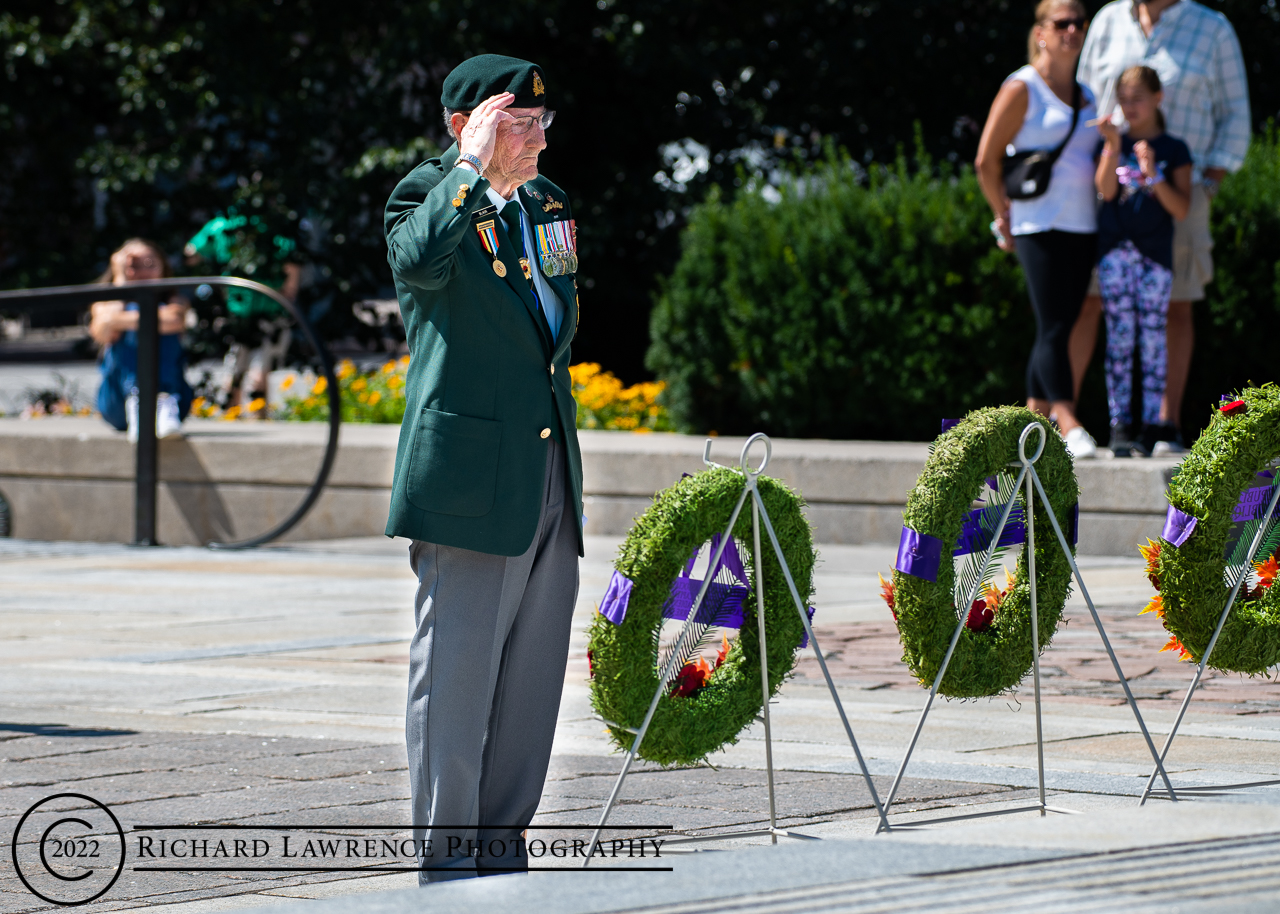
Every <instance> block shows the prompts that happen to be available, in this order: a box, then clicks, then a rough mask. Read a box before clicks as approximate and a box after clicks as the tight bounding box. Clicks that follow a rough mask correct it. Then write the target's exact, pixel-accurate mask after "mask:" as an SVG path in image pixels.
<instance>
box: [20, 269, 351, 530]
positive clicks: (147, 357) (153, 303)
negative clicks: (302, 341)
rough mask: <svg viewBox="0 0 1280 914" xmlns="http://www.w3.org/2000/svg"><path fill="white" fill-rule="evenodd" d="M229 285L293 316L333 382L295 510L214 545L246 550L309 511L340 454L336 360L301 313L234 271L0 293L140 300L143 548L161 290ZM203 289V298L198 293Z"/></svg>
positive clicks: (82, 300)
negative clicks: (258, 530) (323, 437)
mask: <svg viewBox="0 0 1280 914" xmlns="http://www.w3.org/2000/svg"><path fill="white" fill-rule="evenodd" d="M202 286H204V287H209V286H229V287H233V288H238V289H248V290H250V291H253V292H257V293H258V294H260V295H265V296H266V297H267V298H270V299H271V300H272V301H274V302H275V303H276V304H278V305H280V307H282V308H284V309H285V311H286V312H287V313H288V314H289V316H290V317H292V318H293V320H294V322H295V323H297V325H298V327H299V328H300V329H301V330H302V334H303V336H305V337H306V339H307V342H308V343H309V344H310V345H311V348H312V349H314V350H315V352H316V355H317V357H318V358H319V360H320V365H321V369H322V371H323V373H324V377H325V379H326V381H327V383H328V393H329V440H328V442H327V444H326V445H325V451H324V459H323V460H322V461H321V462H320V470H319V472H317V473H316V477H315V480H314V481H313V482H312V483H311V487H310V488H309V489H308V490H307V494H306V497H305V498H303V499H302V502H301V504H299V505H298V507H297V508H296V509H294V511H293V513H292V514H290V515H289V516H288V517H287V518H285V519H284V521H282V522H281V523H280V524H278V525H277V526H275V527H273V528H272V529H270V530H268V531H267V532H266V533H263V534H260V535H259V536H255V537H251V538H249V539H245V540H240V541H237V542H232V543H209V544H208V545H209V547H210V548H215V549H247V548H250V547H253V546H261V545H262V544H263V543H268V542H270V541H271V540H273V539H276V538H277V537H279V536H282V535H283V534H284V533H286V532H287V531H288V530H290V529H291V528H292V527H293V526H294V525H296V524H297V523H298V521H300V520H302V518H303V517H305V516H306V514H307V512H308V511H310V510H311V508H312V506H313V505H314V504H315V503H316V500H317V499H318V498H319V497H320V492H321V491H322V490H323V489H324V484H325V482H326V481H327V480H328V478H329V473H330V471H331V470H332V469H333V461H334V459H335V458H336V457H337V455H338V427H339V426H340V425H341V424H342V410H341V397H340V394H339V390H338V379H337V377H335V375H334V371H333V358H332V356H331V355H330V354H329V350H328V349H327V348H325V346H324V344H323V343H321V342H320V339H319V337H317V336H316V334H315V331H314V330H313V329H312V327H311V325H310V324H309V323H308V322H307V320H306V318H305V317H303V315H302V312H301V311H299V310H298V308H297V306H295V305H294V303H293V302H291V301H289V299H287V298H285V297H284V296H283V295H281V294H280V293H279V292H277V291H276V290H275V289H272V288H270V287H269V286H265V285H263V284H262V283H260V282H254V281H253V280H250V279H240V278H239V277H235V276H181V277H167V278H164V279H139V280H134V281H132V282H124V283H120V284H118V285H114V284H110V283H92V284H89V285H82V286H53V287H48V288H43V289H17V290H13V291H9V292H0V307H5V308H13V309H16V310H36V309H48V308H87V307H89V306H90V305H92V304H93V303H94V302H99V301H111V300H119V299H120V298H122V297H124V296H123V294H122V293H125V292H128V296H127V297H128V298H129V300H131V301H133V302H136V303H137V305H138V373H137V384H138V443H137V446H136V449H135V455H136V456H135V461H136V462H135V467H136V469H135V471H134V499H133V503H134V509H133V529H134V536H133V542H134V544H135V545H138V546H155V545H157V544H158V541H157V539H156V489H157V485H158V483H159V453H158V448H157V446H156V399H157V397H158V395H159V388H160V327H159V319H160V303H159V294H160V293H161V292H181V293H183V294H185V295H187V296H188V297H189V298H195V297H197V296H199V297H205V295H207V292H205V290H203V289H201V287H202ZM201 292H205V295H201V294H200V293H201Z"/></svg>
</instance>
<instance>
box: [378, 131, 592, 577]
mask: <svg viewBox="0 0 1280 914" xmlns="http://www.w3.org/2000/svg"><path fill="white" fill-rule="evenodd" d="M457 159H458V147H457V146H456V145H455V146H453V147H451V148H450V149H449V150H448V151H447V152H445V153H444V155H442V156H441V157H440V158H438V159H429V160H428V161H426V162H423V163H422V164H421V165H419V166H418V167H417V168H415V169H414V170H413V171H412V172H410V173H409V175H408V176H407V177H405V178H404V179H403V180H402V181H401V182H400V183H399V185H397V187H396V189H395V191H394V192H393V193H392V194H391V199H390V200H388V201H387V211H386V223H385V229H386V236H387V259H388V261H389V262H390V263H391V271H392V274H393V275H394V276H395V283H396V294H397V296H398V297H399V299H400V313H401V314H402V315H403V316H404V327H405V333H406V334H407V336H408V342H409V354H410V361H409V373H408V377H407V383H406V389H405V396H406V403H405V414H404V423H403V424H402V425H401V426H400V442H399V446H398V447H397V449H396V469H395V482H394V484H393V485H392V489H391V513H390V516H389V517H388V518H387V530H386V532H387V535H388V536H404V537H410V538H412V539H418V540H425V541H427V542H431V543H439V544H441V545H444V546H456V547H459V548H462V549H472V550H475V551H477V552H487V553H491V554H494V555H521V554H522V553H524V552H525V551H526V550H527V549H528V548H529V546H530V545H531V544H532V542H533V537H534V533H535V531H536V528H537V525H538V517H539V514H540V511H541V507H542V494H543V483H544V480H545V476H546V461H547V451H548V448H549V446H550V445H549V440H548V439H555V440H556V441H558V442H560V443H562V444H563V445H564V452H565V457H566V465H567V468H568V489H569V491H567V492H566V493H565V494H566V497H569V498H571V499H572V500H573V515H574V517H575V518H576V519H577V524H578V553H579V555H581V554H582V455H581V452H580V451H579V449H578V435H577V430H576V424H577V423H576V420H577V413H578V410H577V404H576V403H575V401H574V399H573V388H572V384H571V382H570V379H569V343H570V342H571V341H572V340H573V336H574V333H575V332H576V331H577V326H578V299H577V291H576V290H577V282H576V281H575V279H574V277H573V276H572V275H568V276H556V277H551V278H548V279H547V284H548V285H549V286H550V287H551V288H552V290H553V291H554V292H555V294H556V295H557V296H558V297H559V298H560V301H561V304H562V305H563V315H564V316H563V317H562V319H561V321H560V329H559V334H558V335H557V336H556V338H555V339H552V337H551V331H550V329H549V328H548V325H547V321H546V317H545V316H544V315H543V313H542V311H541V309H540V308H539V307H538V306H537V303H536V301H535V299H534V297H533V295H532V294H531V293H530V291H529V282H528V280H526V279H525V278H524V274H523V271H522V270H521V267H520V263H519V260H518V258H519V246H518V245H519V241H518V240H516V241H514V242H513V240H512V239H510V238H508V237H507V232H506V226H505V223H504V222H503V221H502V219H501V217H500V216H498V214H497V212H496V211H494V208H493V206H492V204H491V203H490V201H489V199H488V196H487V195H486V193H485V191H487V190H488V189H489V182H488V181H486V180H485V179H484V178H481V177H478V176H477V175H476V173H475V172H473V171H471V170H470V169H468V168H459V167H455V166H456V162H457ZM516 192H517V193H518V194H519V195H520V202H521V203H522V204H523V205H524V209H525V212H526V213H527V214H528V215H529V217H530V219H531V220H532V221H533V222H534V223H536V224H541V223H547V222H553V221H566V222H567V221H568V220H569V219H570V218H571V216H570V210H569V203H568V199H567V197H566V195H565V193H564V192H563V191H562V190H560V188H558V187H556V185H554V184H552V183H551V182H550V181H547V180H546V179H544V178H541V177H539V178H535V179H534V180H532V181H530V182H528V183H527V184H525V185H523V186H522V187H520V188H519V189H518V190H517V191H516ZM490 219H492V220H493V222H494V234H495V235H496V237H497V241H498V251H497V254H498V259H499V260H500V261H501V262H502V264H503V265H504V266H505V267H506V276H505V277H503V276H499V275H497V273H496V272H495V271H494V267H493V263H494V258H493V257H492V256H491V255H490V254H489V253H488V251H486V250H485V247H484V245H483V244H482V243H481V240H480V235H479V234H478V232H477V230H476V226H477V225H478V224H480V223H483V222H486V221H488V220H490ZM530 253H531V257H530V260H531V266H532V268H533V269H535V270H536V269H540V260H539V258H538V255H537V253H536V252H530Z"/></svg>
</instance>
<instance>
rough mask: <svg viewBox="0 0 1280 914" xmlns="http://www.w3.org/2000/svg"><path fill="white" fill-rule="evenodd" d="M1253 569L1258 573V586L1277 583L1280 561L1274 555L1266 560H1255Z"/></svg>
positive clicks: (1268, 585)
mask: <svg viewBox="0 0 1280 914" xmlns="http://www.w3.org/2000/svg"><path fill="white" fill-rule="evenodd" d="M1253 570H1254V571H1256V572H1257V573H1258V586H1260V587H1270V586H1271V585H1272V584H1274V583H1275V580H1276V572H1280V562H1277V561H1276V557H1275V556H1274V555H1273V556H1271V558H1269V559H1267V560H1266V561H1265V562H1254V564H1253Z"/></svg>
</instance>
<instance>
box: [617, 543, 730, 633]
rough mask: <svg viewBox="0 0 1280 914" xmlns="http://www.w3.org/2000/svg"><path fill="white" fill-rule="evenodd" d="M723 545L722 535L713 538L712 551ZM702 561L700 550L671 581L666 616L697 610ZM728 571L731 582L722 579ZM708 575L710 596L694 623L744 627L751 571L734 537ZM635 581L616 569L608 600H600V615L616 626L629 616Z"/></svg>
mask: <svg viewBox="0 0 1280 914" xmlns="http://www.w3.org/2000/svg"><path fill="white" fill-rule="evenodd" d="M719 546H720V534H718V533H717V534H714V535H713V536H712V537H711V554H712V555H715V552H716V549H718V548H719ZM697 560H698V553H697V552H694V554H693V556H692V557H691V558H690V559H689V561H688V562H687V563H686V564H685V566H684V568H683V569H682V570H681V572H680V574H679V576H678V577H677V578H676V579H675V580H674V581H672V582H671V595H670V596H669V597H668V598H667V601H666V602H665V603H664V604H663V605H662V617H663V618H664V619H675V620H676V621H683V620H685V619H687V618H689V613H690V611H691V610H692V609H693V601H694V600H695V599H697V596H698V591H699V590H700V589H701V588H702V581H703V579H700V578H694V577H692V574H693V566H694V564H695V563H696V562H697ZM722 569H723V570H725V571H727V572H728V576H729V577H730V578H731V579H732V580H730V581H727V582H726V581H718V580H716V578H717V577H721V575H720V571H721V570H722ZM707 577H709V578H711V583H710V584H709V585H708V586H707V593H706V596H704V597H703V598H702V604H701V605H700V606H699V607H698V614H697V615H696V616H695V617H694V620H693V621H694V622H695V623H696V624H699V625H717V626H720V627H721V628H742V623H743V618H744V616H743V612H744V610H743V608H744V606H745V605H746V600H747V594H748V593H750V589H749V588H748V587H747V583H746V582H747V572H746V569H744V568H743V566H742V556H741V555H740V554H739V553H738V544H737V543H735V542H734V540H733V537H729V541H728V542H727V543H725V547H724V552H723V553H722V554H721V556H720V561H719V562H717V563H716V565H715V567H714V568H711V569H708V572H707ZM633 586H634V582H632V581H631V579H629V578H627V577H625V576H624V575H623V574H622V573H621V572H619V571H614V572H613V575H612V576H611V577H610V578H609V586H608V587H607V588H606V589H605V593H604V599H603V600H601V601H600V615H602V616H604V617H605V618H606V619H608V620H609V621H610V622H612V623H613V624H614V625H621V624H622V622H623V620H624V619H625V618H626V617H627V604H628V603H630V601H631V589H632V587H633Z"/></svg>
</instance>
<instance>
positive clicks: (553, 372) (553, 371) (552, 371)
mask: <svg viewBox="0 0 1280 914" xmlns="http://www.w3.org/2000/svg"><path fill="white" fill-rule="evenodd" d="M551 373H552V374H555V373H556V366H554V365H552V366H551Z"/></svg>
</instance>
